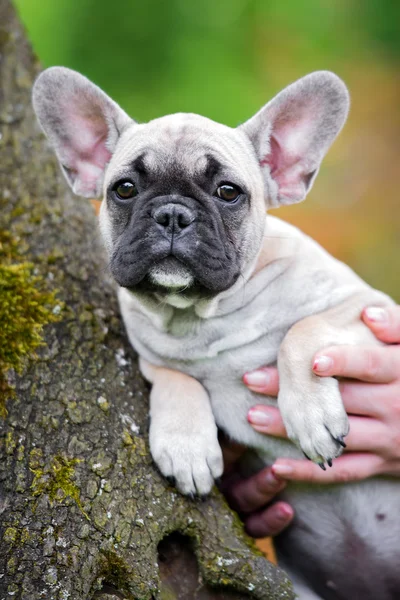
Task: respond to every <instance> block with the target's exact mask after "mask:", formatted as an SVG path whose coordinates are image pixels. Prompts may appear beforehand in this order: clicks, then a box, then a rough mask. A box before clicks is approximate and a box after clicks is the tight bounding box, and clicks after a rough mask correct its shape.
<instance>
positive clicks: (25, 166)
mask: <svg viewBox="0 0 400 600" xmlns="http://www.w3.org/2000/svg"><path fill="white" fill-rule="evenodd" d="M38 70H39V65H38V63H37V62H36V61H35V59H34V57H33V56H32V53H31V50H30V47H29V45H28V43H27V41H26V38H25V34H24V32H23V30H22V29H21V26H20V23H19V21H18V19H17V17H16V15H15V12H14V10H13V8H12V6H11V3H10V2H9V0H0V133H1V138H0V206H1V215H0V228H1V229H3V230H6V231H8V232H11V235H12V236H13V239H16V240H18V239H19V240H21V247H22V245H23V246H24V257H25V258H26V259H27V260H29V261H31V262H33V263H34V265H35V272H36V273H37V274H38V276H41V277H43V278H44V279H45V280H46V281H47V284H48V288H49V290H58V292H57V293H58V297H59V299H60V306H61V302H64V303H65V307H64V308H63V310H62V314H61V320H60V321H59V322H57V323H51V324H49V325H48V326H47V327H46V330H45V345H44V346H42V347H41V348H39V350H37V351H36V352H37V359H36V360H34V361H31V362H30V363H29V364H27V366H26V369H25V372H24V373H23V375H21V376H20V375H15V374H14V375H13V376H12V383H13V384H14V386H15V392H16V393H15V397H14V398H10V399H9V400H8V401H7V410H8V415H7V417H6V418H5V419H2V420H0V435H1V437H0V520H1V523H0V598H14V599H18V600H39V599H42V598H47V599H48V600H51V599H57V600H67V599H70V600H87V599H90V598H93V597H96V598H102V599H103V600H106V599H109V600H111V599H116V598H129V599H137V600H139V599H143V600H145V599H146V600H147V599H151V598H163V599H165V600H166V599H167V598H168V599H173V598H186V599H188V600H189V599H190V598H204V599H205V598H226V599H227V598H256V599H259V600H261V599H265V600H266V599H271V600H272V599H276V600H278V599H281V600H283V599H290V598H293V594H292V591H291V587H290V584H289V582H288V581H287V579H286V577H285V575H284V574H283V573H282V572H281V571H280V570H279V569H276V568H275V567H273V566H272V565H271V564H270V563H268V562H267V561H266V560H265V559H264V558H263V557H262V556H261V555H260V554H259V553H257V551H256V550H255V549H254V547H253V546H252V545H251V543H250V542H249V540H248V539H247V538H246V537H245V536H244V534H243V532H242V527H241V525H240V522H239V521H238V519H237V517H235V515H234V514H233V513H232V512H231V511H229V509H228V508H227V506H226V505H225V503H224V500H223V499H222V497H221V496H220V494H219V493H218V492H216V491H214V492H213V493H212V494H211V496H210V497H209V498H208V499H206V500H190V499H187V498H184V497H182V496H181V495H180V494H178V493H177V492H176V491H175V489H174V488H173V487H171V486H169V485H168V483H167V482H166V481H165V480H164V479H163V478H162V477H161V476H160V474H159V473H158V472H157V470H156V469H155V468H154V465H153V463H152V460H151V457H150V455H149V450H148V444H147V425H148V403H147V398H148V389H147V387H146V385H145V383H144V382H143V381H142V379H141V377H140V375H139V373H138V369H137V361H136V356H135V355H134V352H133V351H132V349H131V348H130V347H129V345H128V343H127V340H126V336H125V334H124V331H123V327H122V325H121V321H120V318H119V314H118V308H117V304H116V297H115V289H114V287H113V284H112V282H111V280H110V278H109V276H108V275H107V271H106V268H105V262H104V257H103V253H102V249H101V245H100V243H99V240H98V233H97V227H96V223H95V217H94V214H93V210H92V207H91V205H90V203H88V202H85V201H84V200H81V199H78V198H74V197H72V195H71V194H70V193H69V191H68V189H67V187H66V184H65V183H64V181H63V179H62V177H61V176H60V173H59V169H58V166H57V165H56V163H55V160H54V158H53V156H52V153H51V152H50V150H49V149H48V147H47V144H46V142H45V141H44V139H43V137H42V135H41V134H40V132H39V129H38V126H37V124H36V121H35V118H34V116H33V113H32V109H31V103H30V90H31V85H32V81H33V78H34V77H35V75H36V74H37V72H38ZM22 242H23V244H22ZM16 327H18V324H16ZM173 532H179V533H180V535H181V536H185V537H179V536H176V535H174V536H172V538H169V539H168V540H167V541H164V542H162V546H161V549H160V550H159V549H158V547H159V544H160V542H161V541H162V540H163V539H164V538H166V536H168V535H169V534H172V533H173ZM159 553H161V554H159ZM199 574H200V575H199Z"/></svg>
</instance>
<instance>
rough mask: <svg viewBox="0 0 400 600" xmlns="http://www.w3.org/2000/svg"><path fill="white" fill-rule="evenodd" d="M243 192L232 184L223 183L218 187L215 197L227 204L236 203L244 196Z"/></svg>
mask: <svg viewBox="0 0 400 600" xmlns="http://www.w3.org/2000/svg"><path fill="white" fill-rule="evenodd" d="M242 193H243V192H242V190H241V189H240V188H239V187H237V186H236V185H233V184H231V183H223V184H222V185H220V186H219V187H217V189H216V192H215V195H216V196H218V198H221V200H225V202H234V201H235V200H236V199H237V198H239V196H240V195H241V194H242Z"/></svg>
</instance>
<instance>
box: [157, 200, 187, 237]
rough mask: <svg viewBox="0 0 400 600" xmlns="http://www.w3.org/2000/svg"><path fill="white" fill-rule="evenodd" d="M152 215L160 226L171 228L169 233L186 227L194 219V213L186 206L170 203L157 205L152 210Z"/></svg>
mask: <svg viewBox="0 0 400 600" xmlns="http://www.w3.org/2000/svg"><path fill="white" fill-rule="evenodd" d="M152 217H153V219H154V220H155V222H156V223H157V224H158V225H160V226H161V227H162V228H164V229H166V230H167V231H169V230H171V233H173V232H175V233H178V232H179V231H182V230H183V229H186V228H187V227H189V225H190V224H191V223H193V221H194V220H195V215H194V213H193V212H192V211H191V210H189V209H188V208H187V207H186V206H179V205H177V204H172V203H169V204H166V205H164V206H159V207H158V208H157V209H155V210H154V211H153V213H152Z"/></svg>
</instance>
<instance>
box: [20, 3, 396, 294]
mask: <svg viewBox="0 0 400 600" xmlns="http://www.w3.org/2000/svg"><path fill="white" fill-rule="evenodd" d="M15 2H16V5H17V6H18V8H19V10H20V13H21V16H22V19H23V20H24V22H25V24H26V26H27V28H28V30H29V34H30V37H31V39H32V41H33V44H34V47H35V49H36V51H37V53H38V55H39V57H40V58H41V60H42V62H43V64H44V66H50V65H54V64H62V65H66V66H69V67H71V68H74V69H77V70H79V71H81V72H83V73H85V74H86V75H87V76H88V77H89V78H91V79H93V80H94V81H95V82H96V83H98V84H99V85H100V86H101V87H103V88H104V89H105V90H106V91H107V93H109V94H110V95H111V96H112V97H113V98H114V99H115V100H116V101H117V102H119V103H120V104H121V105H122V106H123V107H124V108H125V110H127V112H129V113H130V114H131V115H132V116H134V117H135V118H136V119H138V120H141V121H143V120H148V119H151V118H154V117H157V116H160V115H162V114H166V113H170V112H177V111H187V112H199V113H201V114H204V115H206V116H208V117H210V118H212V119H215V120H219V121H222V122H224V123H226V124H228V125H232V126H234V125H236V124H238V123H240V122H243V121H244V120H245V119H247V118H248V117H249V116H251V114H252V113H254V112H255V111H256V110H258V108H259V107H260V106H261V105H262V104H264V103H265V102H266V101H267V100H268V99H269V98H270V97H271V96H272V95H273V94H274V93H276V92H277V91H278V90H279V89H280V88H282V87H284V86H285V85H286V84H288V83H289V82H291V81H292V80H294V79H296V78H298V77H300V76H302V75H304V74H306V73H308V72H309V71H312V70H316V69H331V70H333V71H335V72H337V73H338V74H339V75H340V76H341V77H342V78H343V79H344V80H345V81H346V83H347V84H348V86H349V88H350V91H351V95H352V104H353V105H352V112H351V116H350V119H349V123H348V125H347V127H346V128H345V130H344V133H343V134H342V135H341V137H340V139H339V141H338V142H337V143H336V144H335V146H334V148H333V150H332V151H331V152H330V153H329V155H328V157H327V159H326V160H325V163H324V167H323V169H322V171H321V174H320V176H319V179H318V182H317V184H316V185H315V187H314V189H313V191H312V192H311V194H310V197H309V199H308V200H307V202H306V203H304V204H303V205H301V206H296V207H291V208H285V209H284V210H283V209H282V210H281V211H280V213H279V216H283V217H284V218H286V219H288V220H290V221H292V222H294V223H296V224H299V225H300V226H301V228H302V229H303V230H305V231H307V232H308V233H310V234H311V235H312V236H313V237H315V238H316V239H317V240H318V241H320V242H321V243H322V244H323V245H324V246H325V247H327V249H328V250H330V251H331V252H333V253H334V254H335V255H336V256H338V257H340V258H342V259H344V260H346V261H347V262H349V263H350V264H351V265H352V266H353V268H355V269H356V270H357V271H358V272H359V273H360V274H361V275H362V276H363V277H364V278H366V279H367V280H368V281H370V283H371V284H373V285H375V286H377V287H379V288H381V289H384V290H385V291H387V292H389V293H391V294H392V295H394V296H395V298H396V299H397V300H400V279H399V277H398V256H399V254H400V252H399V251H400V207H399V200H398V198H397V196H398V194H397V179H398V177H397V171H398V156H399V150H400V141H399V140H400V118H399V110H400V102H399V100H400V74H399V73H400V70H399V62H400V2H398V1H396V0H366V1H364V2H362V1H361V0H331V1H329V2H327V1H326V0H285V2H278V1H277V0H275V1H273V0H195V1H190V0H169V1H168V2H165V1H163V0H64V1H59V2H55V1H54V0H40V2H35V1H34V0H15Z"/></svg>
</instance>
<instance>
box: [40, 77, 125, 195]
mask: <svg viewBox="0 0 400 600" xmlns="http://www.w3.org/2000/svg"><path fill="white" fill-rule="evenodd" d="M33 107H34V109H35V112H36V115H37V118H38V120H39V123H40V125H41V127H42V129H43V131H44V133H45V134H46V136H47V137H48V139H49V141H50V143H51V145H52V146H53V148H54V150H55V152H56V154H57V158H58V160H59V161H60V164H61V167H62V170H63V172H64V174H65V176H66V178H67V181H68V183H69V184H70V186H71V187H72V189H73V191H74V192H75V194H78V195H80V196H86V197H87V198H97V197H99V196H101V191H102V184H103V179H104V171H105V168H106V166H107V164H108V162H109V161H110V158H111V156H112V154H113V152H114V150H115V147H116V145H117V142H118V139H119V137H120V135H121V133H122V131H123V130H125V129H126V128H127V127H129V125H131V124H133V123H134V121H133V120H132V119H131V118H130V117H128V115H127V114H126V113H125V112H124V111H123V110H122V108H120V107H119V106H118V104H116V103H115V102H114V101H113V100H111V98H109V97H108V96H107V95H106V94H105V93H104V92H103V91H102V90H101V89H100V88H98V87H97V86H96V85H94V84H93V83H92V82H91V81H89V80H88V79H87V78H86V77H84V76H83V75H80V74H79V73H77V72H76V71H72V70H71V69H66V68H64V67H51V68H50V69H46V71H44V72H43V73H42V74H41V75H40V76H39V77H38V79H37V80H36V82H35V85H34V87H33Z"/></svg>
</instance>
